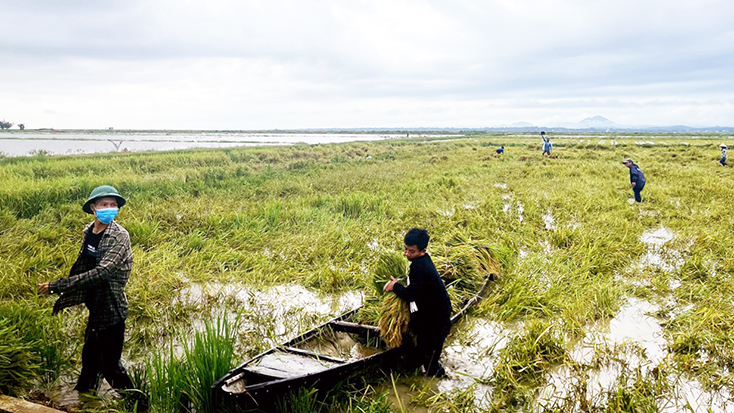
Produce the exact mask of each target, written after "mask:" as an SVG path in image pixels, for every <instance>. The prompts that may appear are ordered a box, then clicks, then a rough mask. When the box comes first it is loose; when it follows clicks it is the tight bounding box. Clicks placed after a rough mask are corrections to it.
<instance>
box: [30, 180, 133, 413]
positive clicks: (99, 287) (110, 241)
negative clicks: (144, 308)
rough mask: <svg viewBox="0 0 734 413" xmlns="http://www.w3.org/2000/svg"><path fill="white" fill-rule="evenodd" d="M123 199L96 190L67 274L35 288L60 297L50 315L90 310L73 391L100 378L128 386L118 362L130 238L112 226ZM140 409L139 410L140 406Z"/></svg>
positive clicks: (110, 191) (86, 389) (94, 387)
mask: <svg viewBox="0 0 734 413" xmlns="http://www.w3.org/2000/svg"><path fill="white" fill-rule="evenodd" d="M125 202H126V201H125V198H123V197H122V195H120V193H119V192H118V191H117V190H116V189H115V188H113V187H111V186H109V185H103V186H100V187H97V188H95V189H94V190H93V191H92V193H91V194H90V195H89V199H87V202H85V203H84V205H83V206H82V210H83V211H84V212H86V213H88V214H93V215H94V216H95V219H94V222H92V223H91V224H89V225H87V227H86V228H85V229H84V241H83V242H82V247H81V249H80V251H79V255H78V256H77V259H76V261H75V262H74V265H72V267H71V270H70V271H69V276H68V277H66V278H62V279H60V280H56V281H51V282H47V283H43V284H39V285H38V290H39V292H40V293H41V294H58V295H59V298H58V300H56V303H55V304H54V309H53V313H54V314H56V313H58V312H59V311H61V310H63V309H64V308H67V307H71V306H75V305H79V304H84V305H86V307H87V309H88V310H89V319H88V321H87V329H86V333H85V335H84V348H83V349H82V371H81V373H80V375H79V380H78V381H77V384H76V386H75V387H74V389H75V390H77V391H79V392H80V393H83V392H89V391H95V390H97V387H98V384H99V376H100V374H101V375H102V376H103V377H104V378H105V379H106V380H107V382H108V383H109V384H110V386H111V387H112V388H114V389H115V390H117V391H122V390H125V389H130V388H132V383H131V382H130V378H129V377H128V374H127V371H125V368H124V367H123V366H122V363H121V362H120V356H121V355H122V344H123V340H124V338H125V319H126V318H127V307H128V305H127V297H126V296H125V285H126V284H127V281H128V278H129V277H130V271H131V270H132V264H133V256H132V250H131V248H130V236H129V235H128V233H127V231H126V230H125V229H124V228H123V227H122V226H120V225H119V224H118V223H116V222H114V219H115V217H116V216H117V213H118V212H119V210H120V208H121V207H122V206H123V205H125ZM141 407H142V406H141Z"/></svg>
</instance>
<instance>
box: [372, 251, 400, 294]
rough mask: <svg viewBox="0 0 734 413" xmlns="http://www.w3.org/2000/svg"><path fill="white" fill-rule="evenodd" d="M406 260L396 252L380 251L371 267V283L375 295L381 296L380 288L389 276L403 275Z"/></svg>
mask: <svg viewBox="0 0 734 413" xmlns="http://www.w3.org/2000/svg"><path fill="white" fill-rule="evenodd" d="M405 263H406V260H405V257H403V255H402V254H399V253H396V252H386V253H382V254H381V255H380V257H379V258H378V259H377V262H375V265H374V266H373V268H372V285H373V287H374V288H375V291H374V293H375V297H381V296H382V295H383V294H384V292H383V291H382V288H383V287H384V286H385V283H386V282H388V281H390V277H395V278H398V279H399V278H402V277H405V271H406V266H405Z"/></svg>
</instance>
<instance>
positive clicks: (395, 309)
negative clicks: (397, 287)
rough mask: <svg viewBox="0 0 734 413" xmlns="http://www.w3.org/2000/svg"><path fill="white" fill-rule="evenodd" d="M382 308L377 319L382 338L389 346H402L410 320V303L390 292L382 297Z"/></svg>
mask: <svg viewBox="0 0 734 413" xmlns="http://www.w3.org/2000/svg"><path fill="white" fill-rule="evenodd" d="M380 309H381V311H380V319H379V320H378V321H377V327H378V328H379V329H380V338H381V339H382V341H384V342H385V344H386V345H387V347H388V348H395V347H400V345H401V344H403V337H404V335H405V334H406V333H407V332H408V321H410V310H409V307H408V303H406V302H405V301H403V300H401V299H400V298H398V296H397V295H395V294H392V293H390V294H386V295H385V297H384V298H383V299H382V303H381V304H380Z"/></svg>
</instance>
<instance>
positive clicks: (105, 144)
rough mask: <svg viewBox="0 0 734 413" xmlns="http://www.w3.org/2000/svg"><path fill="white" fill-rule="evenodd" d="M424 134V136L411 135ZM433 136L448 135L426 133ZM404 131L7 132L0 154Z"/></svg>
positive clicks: (359, 137)
mask: <svg viewBox="0 0 734 413" xmlns="http://www.w3.org/2000/svg"><path fill="white" fill-rule="evenodd" d="M410 136H411V137H421V136H424V135H410ZM425 136H431V137H438V136H447V135H425ZM405 137H406V135H405V134H367V133H365V134H346V133H236V132H230V133H226V132H220V133H216V132H201V133H193V132H192V133H182V132H160V133H150V132H147V133H143V132H114V133H113V132H110V133H103V132H97V133H94V132H90V133H65V132H64V133H54V132H8V133H3V134H2V135H0V154H4V155H6V156H27V155H33V154H36V153H39V151H43V152H44V153H47V154H49V155H64V154H66V155H70V154H85V153H106V152H142V151H167V150H177V149H190V148H230V147H235V146H263V145H293V144H296V143H306V144H309V145H315V144H326V143H342V142H355V141H377V140H384V139H396V138H405Z"/></svg>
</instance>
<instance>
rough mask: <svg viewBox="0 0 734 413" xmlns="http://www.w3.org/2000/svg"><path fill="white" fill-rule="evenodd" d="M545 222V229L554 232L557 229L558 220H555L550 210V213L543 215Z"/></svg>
mask: <svg viewBox="0 0 734 413" xmlns="http://www.w3.org/2000/svg"><path fill="white" fill-rule="evenodd" d="M543 222H544V223H545V229H547V230H553V229H555V228H556V220H555V219H554V218H553V215H552V214H551V210H550V209H548V211H546V213H545V214H544V215H543Z"/></svg>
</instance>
